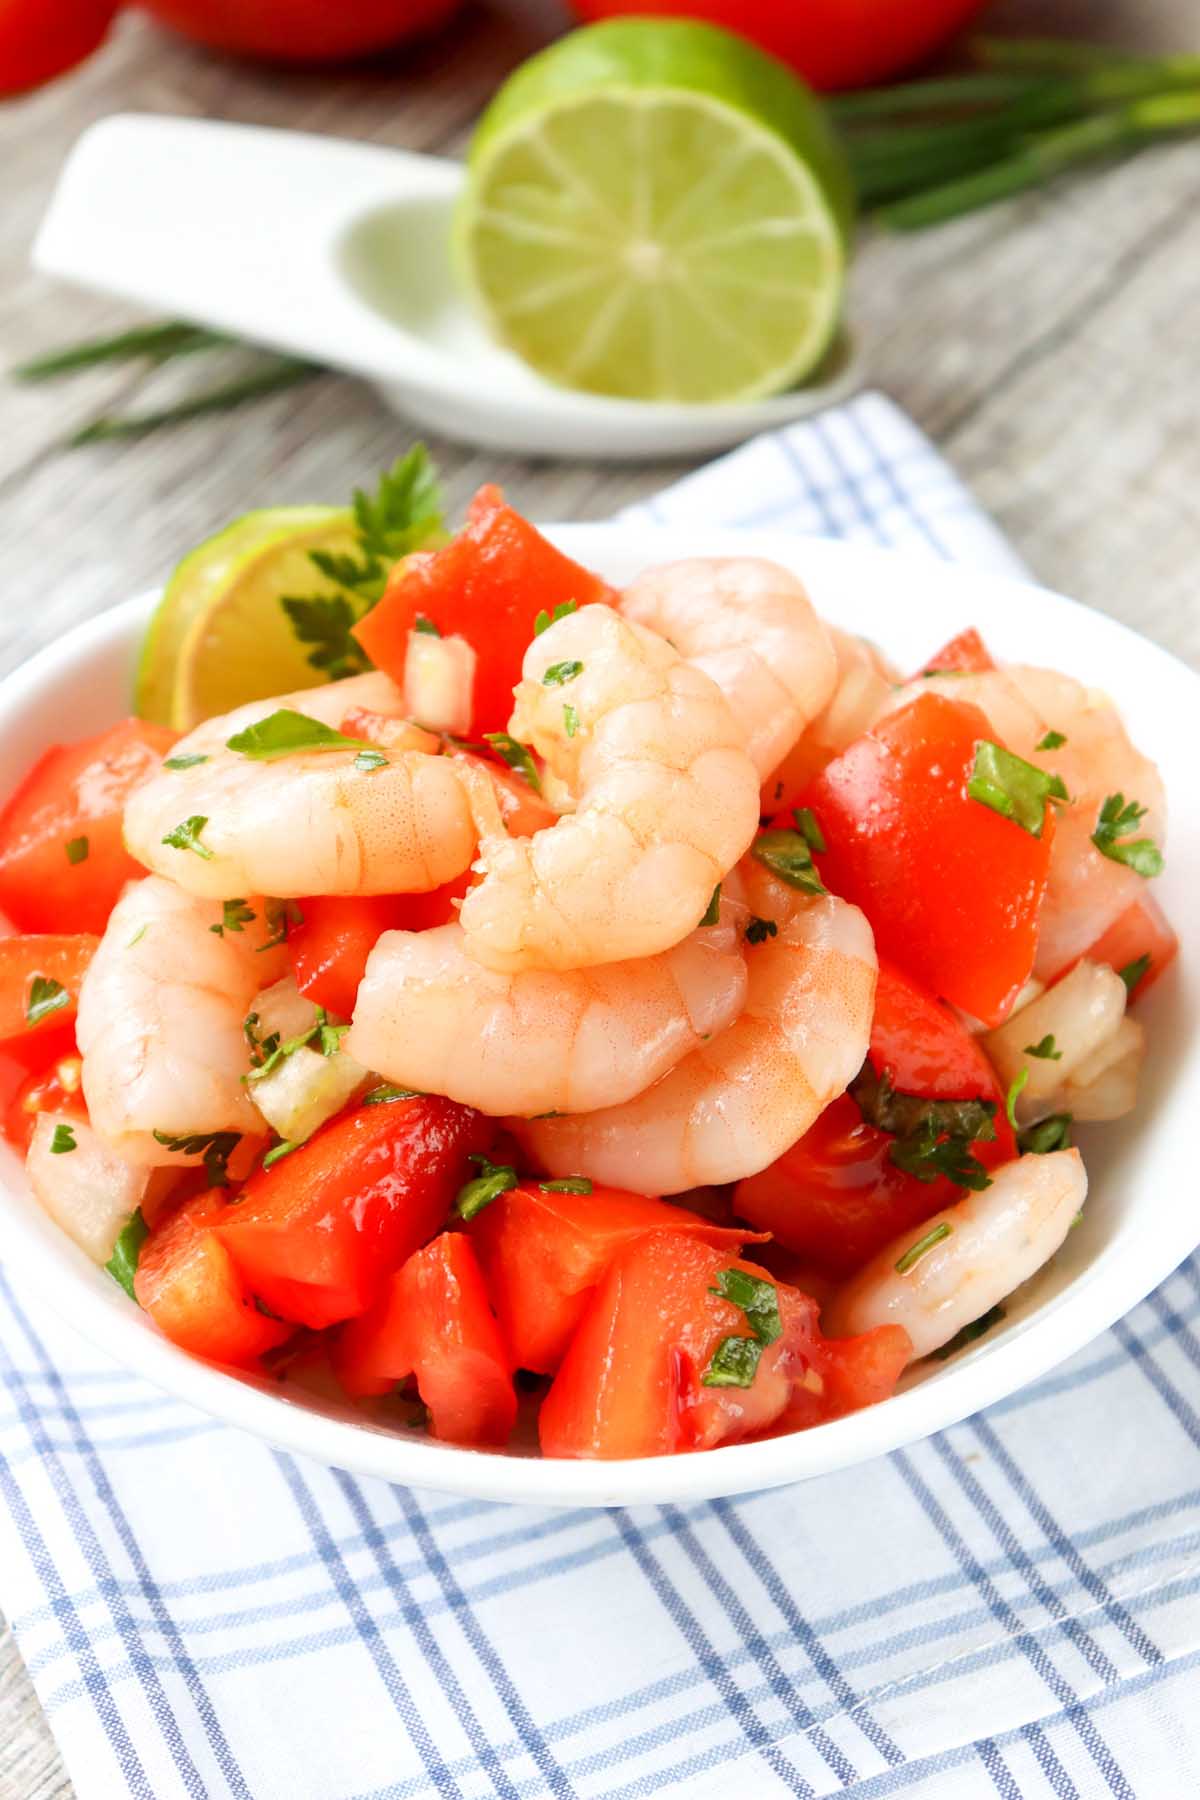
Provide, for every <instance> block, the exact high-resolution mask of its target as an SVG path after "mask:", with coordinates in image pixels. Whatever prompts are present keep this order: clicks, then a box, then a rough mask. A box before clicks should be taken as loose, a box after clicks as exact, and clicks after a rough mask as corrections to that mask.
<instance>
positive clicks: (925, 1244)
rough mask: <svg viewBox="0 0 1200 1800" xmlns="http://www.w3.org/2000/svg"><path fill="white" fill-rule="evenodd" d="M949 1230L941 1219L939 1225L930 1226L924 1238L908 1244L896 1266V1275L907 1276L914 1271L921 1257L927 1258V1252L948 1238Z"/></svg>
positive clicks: (949, 1227) (948, 1225)
mask: <svg viewBox="0 0 1200 1800" xmlns="http://www.w3.org/2000/svg"><path fill="white" fill-rule="evenodd" d="M951 1230H952V1227H951V1226H950V1224H949V1223H948V1222H947V1220H945V1219H943V1220H941V1222H940V1223H939V1224H937V1225H934V1226H932V1227H931V1228H930V1229H929V1230H928V1231H927V1232H926V1233H925V1236H924V1237H922V1238H918V1239H917V1241H916V1243H915V1244H910V1245H909V1247H908V1249H907V1250H906V1251H905V1252H904V1255H903V1256H902V1257H901V1258H900V1260H899V1262H898V1263H897V1264H896V1273H897V1275H907V1274H908V1272H909V1270H910V1269H915V1268H916V1266H917V1264H918V1263H919V1262H920V1260H921V1258H922V1257H923V1256H928V1255H929V1252H930V1251H931V1250H932V1249H934V1248H935V1247H936V1246H937V1245H938V1244H941V1243H944V1242H945V1240H946V1239H947V1238H948V1237H949V1236H950V1233H951Z"/></svg>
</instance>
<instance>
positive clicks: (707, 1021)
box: [347, 907, 746, 1115]
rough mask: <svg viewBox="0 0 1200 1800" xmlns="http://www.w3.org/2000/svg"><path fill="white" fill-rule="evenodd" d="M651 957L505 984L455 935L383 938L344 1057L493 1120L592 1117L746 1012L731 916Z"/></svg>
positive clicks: (527, 973)
mask: <svg viewBox="0 0 1200 1800" xmlns="http://www.w3.org/2000/svg"><path fill="white" fill-rule="evenodd" d="M724 910H725V917H724V919H723V920H722V921H721V922H719V923H718V924H716V925H713V926H709V927H701V928H700V929H699V930H697V931H694V932H693V933H692V935H691V936H690V937H687V938H685V939H684V940H683V942H682V943H681V944H677V945H676V946H675V948H674V949H672V950H665V951H663V952H662V953H661V954H660V955H658V956H646V957H641V958H639V959H638V960H636V961H633V962H617V963H605V964H603V965H601V966H600V967H598V968H590V969H565V970H550V969H526V970H524V971H523V972H521V973H519V974H516V975H501V974H499V973H497V972H496V971H495V970H493V969H485V968H483V967H482V966H481V965H480V964H479V963H477V962H476V961H475V960H474V958H473V957H471V956H468V955H467V952H466V950H465V948H464V944H463V933H462V928H461V927H460V926H458V925H443V926H441V927H440V928H438V929H436V930H433V931H421V932H408V931H389V932H386V933H385V934H384V936H383V937H382V938H380V940H379V942H378V943H377V944H376V946H375V948H374V950H373V951H372V952H371V956H370V960H369V961H368V963H367V972H366V975H365V976H364V978H363V982H362V985H361V987H360V988H359V991H358V1005H357V1006H356V1007H355V1010H354V1025H353V1029H352V1031H351V1033H350V1037H349V1039H348V1040H347V1046H348V1048H349V1051H350V1054H351V1056H353V1057H354V1058H355V1059H356V1060H357V1061H358V1062H360V1063H363V1064H365V1065H366V1066H367V1067H369V1068H372V1069H376V1070H378V1072H379V1073H380V1074H381V1075H385V1076H386V1077H387V1078H388V1080H389V1081H395V1082H398V1083H399V1084H400V1085H401V1086H402V1087H416V1088H420V1089H422V1090H424V1091H425V1092H427V1093H437V1094H447V1095H449V1097H450V1098H451V1099H452V1100H461V1101H463V1102H464V1103H465V1104H466V1105H468V1106H477V1107H478V1108H479V1109H480V1111H481V1112H486V1113H492V1114H497V1115H498V1114H504V1113H521V1114H525V1115H532V1114H535V1113H546V1112H560V1113H576V1112H590V1111H592V1110H594V1109H595V1108H597V1107H601V1106H615V1105H618V1104H619V1103H620V1102H622V1101H625V1100H629V1099H631V1098H632V1096H633V1095H634V1094H639V1093H641V1091H642V1089H643V1088H646V1087H649V1086H650V1083H651V1082H653V1081H656V1080H657V1079H658V1077H659V1076H660V1075H664V1074H665V1073H666V1072H667V1070H668V1069H671V1068H674V1066H675V1064H676V1063H677V1062H679V1061H680V1060H681V1059H682V1058H683V1057H684V1056H686V1055H687V1054H688V1053H689V1052H690V1051H692V1050H694V1049H696V1047H697V1046H698V1045H699V1044H700V1043H701V1042H702V1041H703V1040H704V1039H706V1038H709V1037H711V1036H713V1035H714V1034H715V1033H716V1032H719V1031H723V1030H724V1029H725V1027H726V1026H727V1025H729V1024H730V1023H731V1022H732V1021H733V1020H734V1019H735V1018H736V1017H737V1016H738V1014H739V1013H740V1012H741V1010H742V1006H743V1004H744V1002H745V997H746V963H745V958H744V957H743V956H742V954H741V951H740V949H739V946H738V934H737V928H736V926H735V924H734V923H733V919H732V916H731V915H732V913H733V910H734V909H733V908H732V907H726V908H725V909H724Z"/></svg>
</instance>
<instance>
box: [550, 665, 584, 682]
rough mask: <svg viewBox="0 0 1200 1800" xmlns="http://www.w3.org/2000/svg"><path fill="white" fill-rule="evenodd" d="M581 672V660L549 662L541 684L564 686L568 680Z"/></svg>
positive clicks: (572, 679) (573, 678)
mask: <svg viewBox="0 0 1200 1800" xmlns="http://www.w3.org/2000/svg"><path fill="white" fill-rule="evenodd" d="M582 674H583V664H582V663H581V662H575V661H569V662H556V663H551V664H550V667H549V668H548V669H547V670H546V673H545V674H544V675H543V676H542V686H543V687H565V686H566V684H567V682H568V681H574V680H575V679H576V677H577V676H580V675H582Z"/></svg>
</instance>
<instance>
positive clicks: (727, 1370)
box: [701, 1269, 783, 1388]
mask: <svg viewBox="0 0 1200 1800" xmlns="http://www.w3.org/2000/svg"><path fill="white" fill-rule="evenodd" d="M708 1291H709V1293H710V1294H719V1295H720V1297H721V1299H722V1300H729V1301H731V1302H732V1303H733V1305H734V1306H736V1307H737V1308H738V1310H739V1311H740V1312H742V1313H744V1314H745V1316H746V1323H747V1325H749V1327H750V1330H751V1332H752V1333H753V1335H752V1336H751V1337H745V1336H740V1335H739V1336H737V1337H727V1338H722V1339H721V1342H720V1343H719V1344H718V1345H717V1347H716V1349H715V1350H714V1352H713V1354H712V1357H711V1359H710V1361H709V1364H708V1367H707V1368H706V1369H705V1371H704V1374H703V1375H702V1376H701V1382H702V1384H703V1386H705V1387H739V1388H748V1387H749V1386H750V1385H751V1384H752V1382H753V1380H754V1377H755V1375H756V1373H757V1371H758V1364H759V1360H760V1358H761V1356H762V1353H763V1351H764V1350H765V1349H766V1347H767V1345H768V1344H773V1343H774V1342H775V1341H776V1339H777V1338H778V1337H780V1336H781V1334H782V1332H783V1321H782V1320H781V1319H780V1317H779V1293H778V1290H777V1289H776V1287H775V1284H774V1283H773V1282H770V1281H763V1280H761V1279H760V1278H759V1277H758V1276H757V1275H747V1273H746V1271H745V1270H744V1269H722V1270H721V1271H720V1273H719V1274H718V1276H717V1279H716V1285H715V1286H714V1287H711V1288H709V1290H708Z"/></svg>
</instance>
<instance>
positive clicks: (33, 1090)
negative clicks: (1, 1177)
mask: <svg viewBox="0 0 1200 1800" xmlns="http://www.w3.org/2000/svg"><path fill="white" fill-rule="evenodd" d="M82 1073H83V1065H82V1063H81V1062H80V1060H79V1058H78V1057H77V1056H61V1057H59V1058H58V1060H57V1061H56V1062H52V1063H51V1064H50V1066H49V1068H46V1069H39V1070H37V1071H36V1072H35V1073H34V1074H32V1075H28V1076H26V1078H25V1080H24V1081H23V1082H22V1083H21V1085H20V1087H18V1089H17V1091H16V1093H15V1094H14V1095H13V1097H12V1099H11V1100H10V1101H9V1103H8V1106H7V1108H6V1111H5V1114H4V1135H5V1137H6V1138H7V1139H8V1141H9V1143H10V1144H11V1145H12V1146H13V1148H14V1149H15V1150H19V1151H20V1152H21V1155H22V1156H26V1155H28V1153H29V1144H30V1140H31V1138H32V1137H33V1128H34V1126H35V1125H36V1124H37V1119H38V1114H39V1113H44V1112H45V1113H54V1114H56V1115H57V1116H58V1117H59V1118H63V1119H79V1120H80V1121H81V1122H83V1123H86V1121H87V1116H88V1110H87V1102H86V1101H85V1100H84V1097H83V1087H82V1084H81V1076H82Z"/></svg>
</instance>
